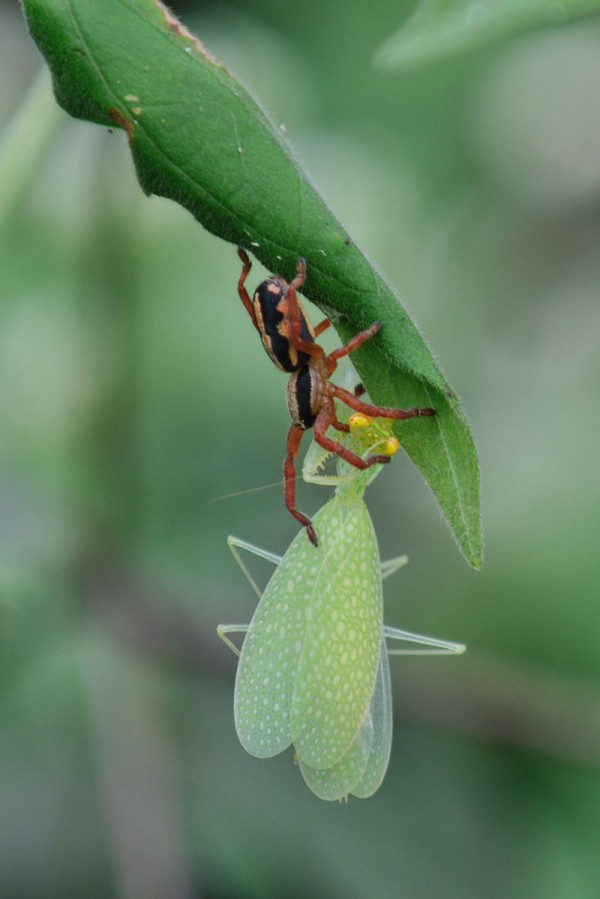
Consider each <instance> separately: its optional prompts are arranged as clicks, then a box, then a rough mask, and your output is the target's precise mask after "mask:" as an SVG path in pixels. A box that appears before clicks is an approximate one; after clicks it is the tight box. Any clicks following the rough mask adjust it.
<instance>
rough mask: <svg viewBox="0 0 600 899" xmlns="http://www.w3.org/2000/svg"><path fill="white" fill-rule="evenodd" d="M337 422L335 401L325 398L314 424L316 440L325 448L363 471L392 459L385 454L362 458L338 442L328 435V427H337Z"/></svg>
mask: <svg viewBox="0 0 600 899" xmlns="http://www.w3.org/2000/svg"><path fill="white" fill-rule="evenodd" d="M336 422H337V419H336V417H335V407H334V405H333V401H332V400H325V402H324V403H323V407H322V409H321V411H320V412H319V414H318V415H317V420H316V421H315V423H314V425H313V433H314V435H315V440H316V441H317V443H318V444H320V445H321V446H322V447H323V449H326V450H329V452H330V453H335V455H336V456H341V458H342V459H345V461H346V462H348V463H349V464H350V465H354V467H355V468H359V469H360V470H361V471H364V470H365V468H370V467H371V465H386V464H387V463H388V462H389V461H390V456H383V455H381V456H368V457H367V458H366V459H362V458H361V457H360V456H358V455H357V454H356V453H353V452H352V450H349V449H348V447H346V446H343V444H341V443H338V441H337V440H332V439H331V437H328V436H327V429H328V428H329V427H330V426H331V425H333V426H334V427H337V425H336ZM338 424H341V422H338ZM338 430H339V429H338Z"/></svg>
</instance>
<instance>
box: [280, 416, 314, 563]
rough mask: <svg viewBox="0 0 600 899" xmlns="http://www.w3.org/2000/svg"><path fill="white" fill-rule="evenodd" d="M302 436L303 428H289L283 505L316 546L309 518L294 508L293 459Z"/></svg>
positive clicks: (294, 474)
mask: <svg viewBox="0 0 600 899" xmlns="http://www.w3.org/2000/svg"><path fill="white" fill-rule="evenodd" d="M303 436H304V428H299V427H298V426H297V425H292V426H291V427H290V429H289V431H288V435H287V440H286V457H285V461H284V463H283V480H284V496H285V505H286V508H287V510H288V512H291V514H292V515H293V516H294V518H295V519H296V521H299V522H300V524H301V525H303V527H305V528H306V534H307V536H308V539H309V540H310V542H311V543H312V544H313V546H317V544H318V542H319V541H318V540H317V535H316V532H315V529H314V527H313V526H312V522H311V520H310V518H308V517H307V516H306V515H304V514H303V513H302V512H299V511H298V509H297V508H296V469H295V468H294V459H295V458H296V456H297V455H298V450H299V449H300V441H301V440H302V437H303Z"/></svg>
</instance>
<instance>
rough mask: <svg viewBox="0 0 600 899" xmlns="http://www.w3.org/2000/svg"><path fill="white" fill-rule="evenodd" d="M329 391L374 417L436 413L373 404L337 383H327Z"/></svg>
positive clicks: (433, 412)
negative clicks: (338, 385)
mask: <svg viewBox="0 0 600 899" xmlns="http://www.w3.org/2000/svg"><path fill="white" fill-rule="evenodd" d="M326 387H327V393H328V394H329V395H330V396H335V397H337V399H338V400H341V401H342V402H343V403H345V404H346V405H347V406H350V408H351V409H354V411H355V412H362V413H363V414H364V415H370V416H371V417H372V418H394V419H398V420H403V419H405V418H420V417H421V416H423V415H435V409H430V408H428V407H427V408H424V409H422V408H419V407H415V408H413V409H390V408H388V407H387V406H371V405H370V404H369V403H365V402H363V400H361V399H359V398H358V397H357V396H356V395H355V394H354V393H350V392H349V391H348V390H344V388H343V387H337V386H336V385H335V384H331V383H330V382H328V383H327V385H326Z"/></svg>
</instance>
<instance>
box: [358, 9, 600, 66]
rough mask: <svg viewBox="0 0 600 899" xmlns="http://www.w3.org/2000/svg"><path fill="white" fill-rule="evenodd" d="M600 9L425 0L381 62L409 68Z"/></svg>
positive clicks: (382, 50) (390, 43)
mask: <svg viewBox="0 0 600 899" xmlns="http://www.w3.org/2000/svg"><path fill="white" fill-rule="evenodd" d="M599 12H600V0H560V2H558V0H421V3H420V4H419V6H418V7H417V9H416V11H415V12H414V13H413V15H412V16H411V18H410V19H409V20H408V21H407V23H406V24H405V25H404V26H403V27H402V28H401V29H400V30H399V31H397V32H396V34H394V35H392V37H391V38H389V39H388V40H387V41H385V42H384V43H383V44H382V45H381V47H380V48H379V50H378V51H377V53H376V55H375V63H376V64H377V65H381V66H383V67H385V68H400V67H404V68H409V67H411V66H416V65H420V64H423V63H429V62H433V61H437V60H439V59H443V58H444V57H448V56H452V55H453V54H455V53H461V52H464V51H465V50H470V49H473V48H475V47H479V46H482V45H484V44H489V43H492V42H493V41H497V40H500V39H501V38H505V37H509V36H511V35H515V34H520V33H521V32H524V31H531V30H533V29H535V28H543V27H547V26H556V25H563V24H566V23H567V22H571V21H573V20H574V19H578V18H581V17H582V16H589V15H594V14H597V13H599Z"/></svg>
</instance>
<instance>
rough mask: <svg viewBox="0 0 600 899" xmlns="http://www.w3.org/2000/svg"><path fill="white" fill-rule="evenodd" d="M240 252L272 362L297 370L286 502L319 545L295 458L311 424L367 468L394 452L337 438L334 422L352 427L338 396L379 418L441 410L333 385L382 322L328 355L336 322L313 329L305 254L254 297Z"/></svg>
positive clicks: (292, 383) (248, 302) (249, 304)
mask: <svg viewBox="0 0 600 899" xmlns="http://www.w3.org/2000/svg"><path fill="white" fill-rule="evenodd" d="M238 256H239V257H240V259H241V260H242V263H243V268H242V273H241V275H240V277H239V280H238V293H239V295H240V299H241V301H242V303H243V304H244V306H245V307H246V309H247V311H248V314H249V315H250V318H251V319H252V322H253V324H254V327H255V328H256V330H257V331H258V333H259V334H260V337H261V340H262V343H263V346H264V348H265V350H266V351H267V353H268V354H269V356H270V357H271V359H272V361H273V362H274V363H275V365H276V366H277V368H279V369H281V370H282V371H287V372H290V373H291V378H290V380H289V383H288V387H287V401H288V408H289V410H290V415H291V418H292V425H291V427H290V429H289V431H288V435H287V442H286V449H287V452H286V457H285V462H284V466H283V477H284V485H285V486H284V494H285V505H286V507H287V509H288V510H289V511H290V512H291V513H292V515H293V516H294V518H296V519H297V520H298V521H299V522H300V524H302V525H303V526H304V527H305V528H306V532H307V535H308V538H309V540H310V541H311V543H313V544H314V545H315V546H316V545H317V542H318V541H317V535H316V533H315V529H314V527H313V525H312V522H311V520H310V518H308V517H307V516H306V515H304V514H303V513H302V512H300V511H298V509H296V471H295V468H294V459H295V458H296V456H297V455H298V450H299V448H300V442H301V440H302V437H303V436H304V432H305V431H306V430H307V428H312V429H313V434H314V438H315V440H316V441H317V443H319V444H320V445H321V446H322V447H324V449H326V450H329V452H331V453H335V454H336V455H338V456H341V458H342V459H345V460H346V462H349V463H350V464H351V465H354V466H355V467H356V468H359V469H361V470H363V469H365V468H369V467H370V466H371V465H385V464H386V463H387V462H389V461H390V457H389V456H386V455H373V456H368V457H367V458H366V459H362V458H361V457H360V456H358V455H357V454H356V453H353V452H352V450H350V449H348V448H347V447H345V446H343V445H342V444H341V443H339V442H338V441H337V440H332V438H331V437H328V436H327V431H328V429H329V428H330V427H334V428H335V429H336V430H338V431H345V432H347V431H348V430H349V428H348V425H347V424H343V423H342V422H341V421H339V420H338V419H337V417H336V414H335V405H334V399H338V400H341V401H342V402H343V403H345V404H346V405H347V406H349V407H350V408H351V409H354V410H355V411H356V412H362V413H363V414H364V415H368V416H371V417H373V418H377V417H379V418H395V419H405V418H417V417H418V416H421V415H435V409H428V408H427V409H420V408H415V409H389V408H387V407H385V406H371V405H369V404H368V403H365V402H363V401H362V400H361V399H359V396H360V394H361V393H362V392H363V388H358V389H357V391H356V392H355V393H350V392H349V391H348V390H344V388H343V387H338V386H336V385H335V384H332V383H331V381H330V378H331V376H332V374H333V373H334V371H335V370H336V368H337V363H338V359H341V358H342V357H344V356H348V355H349V354H350V353H353V352H354V350H356V349H358V347H359V346H361V345H362V344H363V343H365V341H367V340H370V339H371V338H372V337H374V336H375V334H377V332H378V331H379V329H380V327H381V322H374V323H373V324H372V325H371V327H370V328H367V329H366V330H364V331H361V332H360V333H359V334H357V335H356V336H355V337H353V338H352V339H351V340H349V341H348V343H347V344H346V345H345V346H343V347H340V348H339V349H337V350H334V351H333V352H332V353H329V355H325V351H324V350H323V347H321V346H319V344H318V343H315V337H317V336H318V335H319V334H322V333H323V331H325V329H326V328H328V327H329V326H330V324H331V322H330V321H329V320H328V319H324V321H322V322H321V323H320V324H319V325H317V327H316V328H313V327H312V325H311V324H310V322H309V320H308V318H307V317H306V313H305V312H304V309H303V308H302V306H301V305H300V302H299V300H298V297H297V295H296V291H297V290H298V289H299V288H300V287H302V285H303V284H304V279H305V276H306V262H305V261H304V259H298V261H297V263H296V277H295V278H294V279H293V281H291V282H290V283H289V284H288V283H287V282H286V281H284V280H283V278H280V277H279V275H271V277H270V278H267V280H266V281H263V282H262V283H261V284H259V285H258V287H257V288H256V291H255V293H254V296H253V298H252V299H250V297H249V295H248V292H247V290H246V288H245V286H244V285H245V282H246V278H247V277H248V273H249V272H250V269H251V267H252V263H251V262H250V259H249V257H248V254H247V253H246V251H245V250H243V249H242V248H241V247H238Z"/></svg>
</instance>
